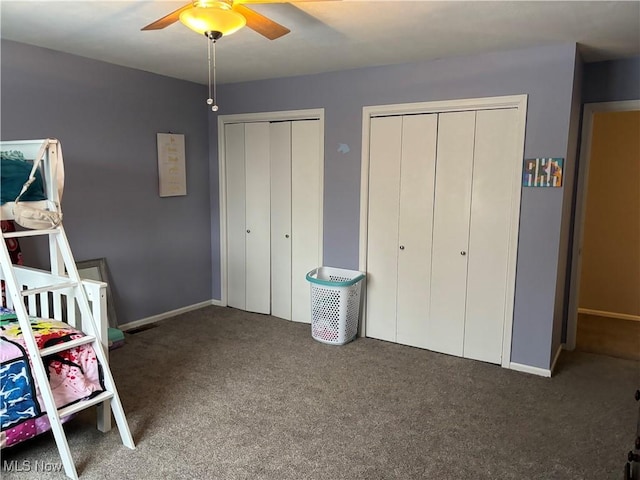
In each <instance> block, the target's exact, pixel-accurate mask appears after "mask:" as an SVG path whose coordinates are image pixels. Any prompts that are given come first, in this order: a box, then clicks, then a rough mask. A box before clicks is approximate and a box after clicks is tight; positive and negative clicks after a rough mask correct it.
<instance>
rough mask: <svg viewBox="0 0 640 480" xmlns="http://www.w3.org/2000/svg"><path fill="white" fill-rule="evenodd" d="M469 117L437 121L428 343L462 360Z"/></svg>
mask: <svg viewBox="0 0 640 480" xmlns="http://www.w3.org/2000/svg"><path fill="white" fill-rule="evenodd" d="M474 132H475V112H473V111H471V112H452V113H442V114H440V116H439V121H438V148H437V150H438V153H437V155H438V160H437V166H436V185H435V205H434V221H433V256H432V272H431V309H430V315H429V327H428V329H427V330H428V332H427V333H428V343H429V348H430V349H431V350H435V351H437V352H442V353H448V354H451V355H457V356H462V352H463V340H464V318H465V300H466V283H467V250H468V238H469V210H470V200H471V199H470V195H471V174H472V166H473V148H474Z"/></svg>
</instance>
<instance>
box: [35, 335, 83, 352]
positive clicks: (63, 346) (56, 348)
mask: <svg viewBox="0 0 640 480" xmlns="http://www.w3.org/2000/svg"><path fill="white" fill-rule="evenodd" d="M95 339H96V337H94V336H93V335H85V336H84V337H80V338H74V339H73V340H69V341H68V342H64V343H58V344H56V345H52V346H50V347H46V348H43V349H41V350H40V356H41V357H46V356H47V355H52V354H54V353H58V352H61V351H63V350H69V349H70V348H75V347H79V346H80V345H86V344H87V343H91V342H93V341H95Z"/></svg>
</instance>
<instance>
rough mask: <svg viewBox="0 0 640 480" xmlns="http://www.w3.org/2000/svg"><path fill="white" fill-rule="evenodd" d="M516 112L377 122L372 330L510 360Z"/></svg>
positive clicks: (372, 163) (370, 249)
mask: <svg viewBox="0 0 640 480" xmlns="http://www.w3.org/2000/svg"><path fill="white" fill-rule="evenodd" d="M517 124H518V121H517V110H516V109H496V110H479V111H461V112H446V113H438V114H424V115H407V116H389V117H378V118H372V119H371V130H370V157H369V210H368V232H367V274H368V277H367V306H366V335H367V336H371V337H374V338H379V339H382V340H388V341H393V342H398V343H403V344H406V345H412V346H417V347H422V348H428V349H430V350H434V351H438V352H443V353H448V354H453V355H457V356H463V357H467V358H474V359H478V360H483V361H487V362H492V363H501V359H502V350H503V349H502V343H503V329H504V322H505V308H506V292H507V290H508V288H507V285H506V281H507V276H508V275H507V265H508V257H509V235H510V231H511V223H510V222H511V208H512V204H513V199H512V195H513V192H514V185H513V181H514V177H515V176H514V172H515V170H514V169H515V168H516V167H517V166H518V165H517V164H516V163H515V162H517V160H518V159H517V145H516V144H515V143H516V137H517V136H516V131H515V128H516V126H517Z"/></svg>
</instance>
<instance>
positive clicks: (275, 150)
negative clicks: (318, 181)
mask: <svg viewBox="0 0 640 480" xmlns="http://www.w3.org/2000/svg"><path fill="white" fill-rule="evenodd" d="M270 129H271V152H270V155H271V314H272V315H274V316H276V317H280V318H284V319H285V320H291V281H292V277H291V122H277V123H272V124H271V126H270Z"/></svg>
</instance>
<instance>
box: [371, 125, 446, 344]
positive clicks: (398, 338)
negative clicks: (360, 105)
mask: <svg viewBox="0 0 640 480" xmlns="http://www.w3.org/2000/svg"><path fill="white" fill-rule="evenodd" d="M437 118H438V117H437V115H434V114H425V115H405V116H390V117H379V118H372V119H371V136H370V138H371V145H370V163H369V166H370V171H369V172H370V173H369V191H370V192H372V194H371V195H370V197H369V219H368V246H367V271H368V277H367V307H366V311H367V336H370V337H374V338H379V339H381V340H388V341H392V342H398V343H403V344H406V345H413V346H417V347H422V348H426V326H427V324H426V312H427V311H428V309H429V282H430V278H429V274H430V271H431V236H432V211H433V181H434V174H435V151H436V135H437Z"/></svg>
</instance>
